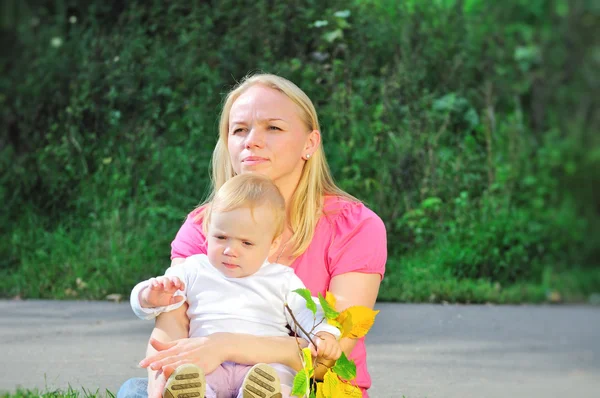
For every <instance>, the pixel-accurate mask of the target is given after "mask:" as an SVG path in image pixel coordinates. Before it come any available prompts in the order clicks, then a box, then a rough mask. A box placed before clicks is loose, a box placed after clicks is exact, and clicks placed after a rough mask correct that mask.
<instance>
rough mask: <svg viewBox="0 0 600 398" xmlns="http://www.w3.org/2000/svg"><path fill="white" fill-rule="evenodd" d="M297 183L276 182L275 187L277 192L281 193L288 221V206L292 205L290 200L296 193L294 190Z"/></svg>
mask: <svg viewBox="0 0 600 398" xmlns="http://www.w3.org/2000/svg"><path fill="white" fill-rule="evenodd" d="M298 182H299V181H287V182H286V181H276V182H275V185H277V188H279V192H281V196H283V199H284V200H285V211H286V215H287V217H288V219H289V216H290V206H291V203H292V198H293V197H294V193H295V192H296V188H297V187H298Z"/></svg>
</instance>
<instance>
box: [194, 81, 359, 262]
mask: <svg viewBox="0 0 600 398" xmlns="http://www.w3.org/2000/svg"><path fill="white" fill-rule="evenodd" d="M257 84H260V85H263V86H265V87H268V88H271V89H274V90H277V91H279V92H281V93H283V94H285V95H286V96H287V97H288V98H289V99H290V100H291V101H292V102H294V103H295V104H296V105H298V107H299V108H300V114H299V116H300V118H301V119H302V121H303V122H304V123H305V125H306V127H307V134H308V132H311V131H313V130H318V131H321V128H320V126H319V119H318V117H317V111H316V110H315V107H314V105H313V103H312V101H311V100H310V98H308V96H307V95H306V94H305V93H304V91H302V90H301V89H300V88H299V87H298V86H296V85H295V84H294V83H292V82H291V81H289V80H287V79H284V78H283V77H280V76H276V75H271V74H256V75H249V76H246V77H245V78H244V79H242V81H241V82H239V83H238V84H237V85H236V87H234V88H233V89H232V90H231V91H230V92H229V94H228V95H227V97H226V98H225V103H224V104H223V110H222V112H221V119H220V121H219V140H218V141H217V145H216V146H215V149H214V151H213V157H212V193H211V194H210V195H209V197H208V199H207V201H206V202H205V203H210V202H211V201H212V200H213V197H214V196H215V192H217V191H218V190H219V189H220V188H221V187H222V186H223V184H225V182H226V181H228V180H229V179H231V178H232V177H234V176H235V171H234V170H233V166H232V164H231V159H230V157H229V150H228V149H227V138H228V134H229V113H230V111H231V107H232V106H233V103H234V102H235V101H236V100H237V99H238V98H239V96H240V95H242V94H243V93H244V92H245V91H246V90H248V88H250V87H252V86H254V85H257ZM326 195H332V196H340V197H344V198H346V199H348V200H351V201H358V199H356V198H354V197H353V196H351V195H349V194H348V193H346V192H344V191H343V190H341V189H340V188H338V187H337V186H336V185H335V183H334V181H333V178H332V176H331V172H330V171H329V166H328V165H327V160H326V159H325V152H324V151H323V145H322V143H321V142H319V145H318V147H317V149H316V151H315V152H314V153H313V154H312V155H311V157H310V160H307V161H306V164H305V165H304V167H303V169H302V174H301V176H300V181H299V182H298V186H297V187H296V190H295V191H294V194H293V196H292V198H291V200H290V203H289V218H288V224H289V226H290V228H291V230H292V236H291V238H290V241H289V243H290V247H291V248H292V256H293V257H296V256H299V255H300V254H302V253H304V251H305V250H306V249H307V248H308V246H309V245H310V242H311V240H312V238H313V236H314V233H315V228H316V226H317V222H318V221H319V218H320V216H321V213H322V210H323V198H324V196H326ZM199 216H201V214H199Z"/></svg>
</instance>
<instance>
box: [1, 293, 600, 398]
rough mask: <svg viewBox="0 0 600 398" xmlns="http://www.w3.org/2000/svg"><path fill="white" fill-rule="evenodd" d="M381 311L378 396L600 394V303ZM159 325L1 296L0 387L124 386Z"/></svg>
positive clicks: (119, 312)
mask: <svg viewBox="0 0 600 398" xmlns="http://www.w3.org/2000/svg"><path fill="white" fill-rule="evenodd" d="M378 308H379V309H380V310H381V313H380V315H379V316H378V318H377V322H376V323H375V326H374V327H373V330H372V331H371V333H370V334H369V338H368V339H367V347H368V352H369V358H368V362H369V367H370V370H371V374H372V376H373V387H372V389H371V390H370V392H371V397H373V398H380V397H381V398H388V397H394V398H395V397H402V396H403V395H404V396H406V397H407V398H418V397H429V398H435V397H444V398H468V397H485V398H495V397H498V398H500V397H501V398H507V397H511V398H513V397H517V398H518V397H524V398H525V397H527V398H532V397H544V398H548V397H557V398H558V397H560V398H564V397H578V398H587V397H598V396H600V307H562V306H561V307H549V306H541V307H540V306H454V305H448V306H441V305H401V304H380V305H378ZM151 328H152V323H151V322H144V321H141V320H138V319H136V318H134V316H133V314H132V313H131V310H130V309H129V307H128V305H127V304H114V303H108V302H64V301H63V302H61V301H0V353H1V357H0V391H12V392H14V391H15V389H16V387H17V386H22V387H25V388H39V389H42V390H45V389H48V390H53V389H55V388H63V389H64V388H66V387H67V385H69V384H70V385H71V386H72V387H74V388H81V387H83V388H86V389H88V390H92V391H96V390H97V389H100V392H104V391H105V390H106V389H108V390H110V391H112V392H116V390H117V389H118V387H119V385H120V383H121V382H123V381H124V380H125V379H127V378H129V377H133V376H143V375H144V374H145V370H143V369H138V368H137V367H136V364H137V362H138V361H139V359H140V358H141V357H142V354H143V352H144V350H145V344H146V341H147V337H148V335H149V333H150V330H151ZM594 391H595V393H594Z"/></svg>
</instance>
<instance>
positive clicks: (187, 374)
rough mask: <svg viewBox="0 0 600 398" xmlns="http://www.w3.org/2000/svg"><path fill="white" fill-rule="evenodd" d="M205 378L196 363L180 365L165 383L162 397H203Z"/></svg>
mask: <svg viewBox="0 0 600 398" xmlns="http://www.w3.org/2000/svg"><path fill="white" fill-rule="evenodd" d="M205 393H206V378H205V377H204V372H203V371H202V369H200V368H199V367H198V366H196V365H192V364H186V365H181V366H179V367H178V368H177V369H175V371H174V372H173V374H171V377H169V380H167V384H166V385H165V390H164V393H163V397H164V398H204V394H205Z"/></svg>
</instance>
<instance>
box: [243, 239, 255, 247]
mask: <svg viewBox="0 0 600 398" xmlns="http://www.w3.org/2000/svg"><path fill="white" fill-rule="evenodd" d="M242 243H243V244H244V246H254V244H253V243H252V242H248V241H247V240H246V241H243V242H242Z"/></svg>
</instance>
